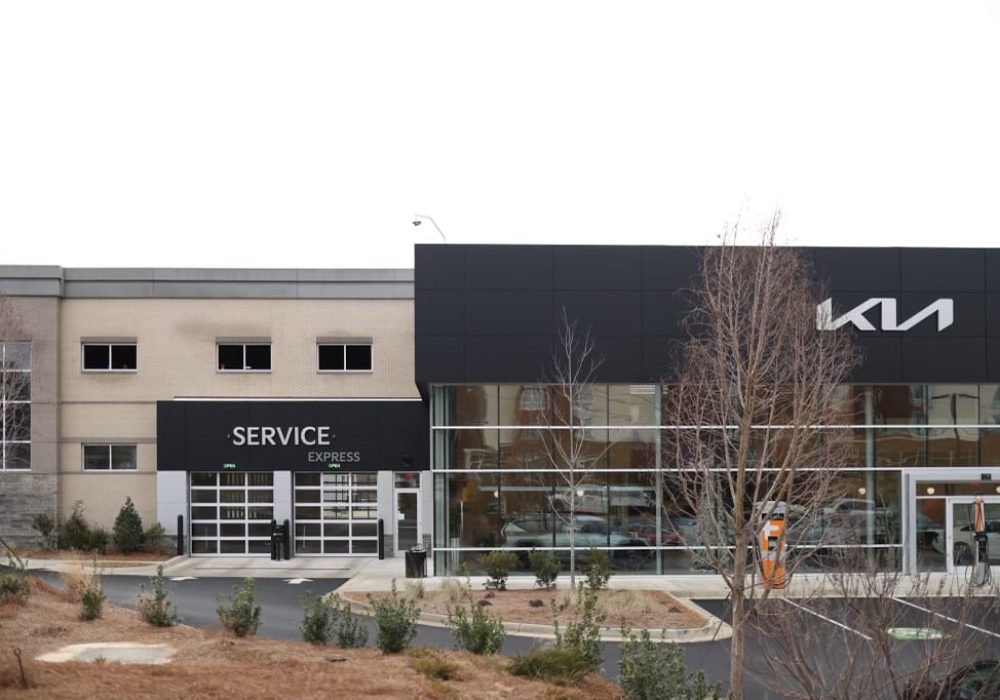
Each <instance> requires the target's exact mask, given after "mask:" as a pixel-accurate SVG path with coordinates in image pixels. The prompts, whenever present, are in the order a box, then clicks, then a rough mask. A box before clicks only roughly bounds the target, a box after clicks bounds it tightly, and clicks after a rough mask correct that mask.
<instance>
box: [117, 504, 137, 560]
mask: <svg viewBox="0 0 1000 700" xmlns="http://www.w3.org/2000/svg"><path fill="white" fill-rule="evenodd" d="M144 535H145V533H144V532H143V530H142V518H140V517H139V511H137V510H136V509H135V504H134V503H132V499H131V497H129V498H126V499H125V505H123V506H122V508H121V510H120V511H118V517H116V518H115V526H114V543H115V549H117V550H118V551H119V552H121V553H122V554H131V553H132V552H138V551H140V550H141V549H142V545H143V542H144Z"/></svg>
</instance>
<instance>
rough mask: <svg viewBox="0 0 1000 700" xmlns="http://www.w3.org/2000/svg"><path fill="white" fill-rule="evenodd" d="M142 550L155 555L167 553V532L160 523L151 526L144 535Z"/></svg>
mask: <svg viewBox="0 0 1000 700" xmlns="http://www.w3.org/2000/svg"><path fill="white" fill-rule="evenodd" d="M142 548H143V550H144V551H147V552H152V553H153V554H163V553H164V552H166V551H167V543H166V530H164V529H163V526H162V525H160V524H159V523H153V524H152V525H150V526H149V527H148V528H147V529H146V532H144V533H143V534H142Z"/></svg>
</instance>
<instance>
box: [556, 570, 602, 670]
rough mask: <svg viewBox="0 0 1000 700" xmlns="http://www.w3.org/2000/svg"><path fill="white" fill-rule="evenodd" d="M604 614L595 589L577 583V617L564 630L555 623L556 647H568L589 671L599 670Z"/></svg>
mask: <svg viewBox="0 0 1000 700" xmlns="http://www.w3.org/2000/svg"><path fill="white" fill-rule="evenodd" d="M602 622H604V615H603V614H602V613H601V612H600V610H599V609H598V607H597V591H596V590H595V589H593V588H589V587H584V585H583V584H582V583H580V584H578V585H577V617H576V619H575V620H573V621H572V622H569V623H567V625H566V631H565V632H562V631H561V630H560V629H559V622H558V620H557V621H556V623H555V633H556V647H557V648H560V649H569V650H570V651H572V652H573V653H574V654H576V655H577V656H578V657H579V658H580V660H581V661H582V662H583V663H584V664H585V665H586V667H587V669H588V673H589V672H596V671H600V670H601V662H602V655H601V623H602Z"/></svg>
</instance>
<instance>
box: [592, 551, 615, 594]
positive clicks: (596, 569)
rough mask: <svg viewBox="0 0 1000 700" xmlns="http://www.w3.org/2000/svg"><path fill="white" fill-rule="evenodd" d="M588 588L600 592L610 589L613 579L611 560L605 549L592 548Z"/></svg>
mask: <svg viewBox="0 0 1000 700" xmlns="http://www.w3.org/2000/svg"><path fill="white" fill-rule="evenodd" d="M586 572H587V588H589V589H590V590H592V591H599V590H601V589H602V588H607V587H608V580H609V579H610V578H611V560H610V559H609V557H608V552H607V550H605V549H596V548H594V547H591V548H590V551H589V553H588V556H587V569H586Z"/></svg>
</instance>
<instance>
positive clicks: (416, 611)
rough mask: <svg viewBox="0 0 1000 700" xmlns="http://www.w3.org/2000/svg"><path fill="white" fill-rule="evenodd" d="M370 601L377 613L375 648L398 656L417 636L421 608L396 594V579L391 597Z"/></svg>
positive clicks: (393, 581)
mask: <svg viewBox="0 0 1000 700" xmlns="http://www.w3.org/2000/svg"><path fill="white" fill-rule="evenodd" d="M369 600H370V601H371V606H372V610H373V611H374V612H375V626H376V629H377V635H376V637H375V646H377V647H378V648H379V650H380V651H381V652H382V653H383V654H398V653H399V652H401V651H402V650H403V649H405V648H406V647H408V646H409V645H410V642H412V641H413V638H414V637H416V636H417V618H418V617H420V608H418V607H417V606H416V605H414V604H413V603H412V602H410V601H408V600H406V599H405V598H402V597H400V595H399V594H398V593H397V592H396V579H393V580H392V593H391V594H390V595H389V596H387V597H385V598H369Z"/></svg>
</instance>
